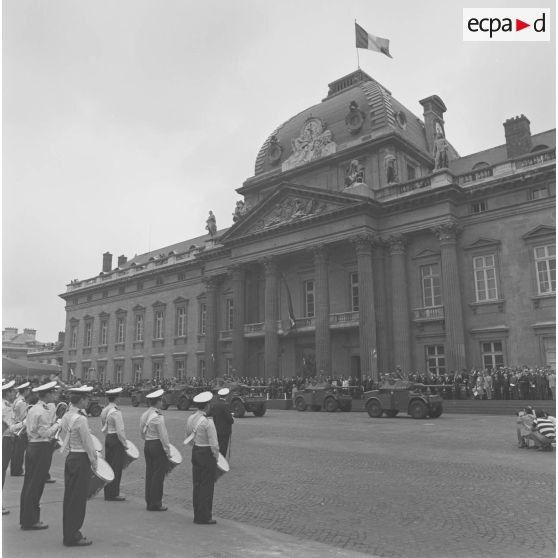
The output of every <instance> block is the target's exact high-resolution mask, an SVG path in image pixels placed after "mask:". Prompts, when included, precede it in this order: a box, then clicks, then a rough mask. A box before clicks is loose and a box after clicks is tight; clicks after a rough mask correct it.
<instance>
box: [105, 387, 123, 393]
mask: <svg viewBox="0 0 558 558" xmlns="http://www.w3.org/2000/svg"><path fill="white" fill-rule="evenodd" d="M119 393H122V388H121V387H117V388H112V389H107V391H105V395H117V394H119Z"/></svg>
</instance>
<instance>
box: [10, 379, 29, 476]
mask: <svg viewBox="0 0 558 558" xmlns="http://www.w3.org/2000/svg"><path fill="white" fill-rule="evenodd" d="M29 386H30V384H29V382H24V383H23V384H21V385H19V386H17V387H16V388H15V389H16V391H17V397H16V398H15V401H14V420H15V422H21V423H22V424H23V421H24V420H25V417H27V409H28V405H27V401H26V397H27V395H28V393H29V392H30V391H31V390H30V388H29ZM26 449H27V432H25V429H23V432H22V433H21V434H19V435H16V436H15V437H14V453H13V454H12V461H11V463H10V475H11V476H12V477H22V476H23V460H24V458H25V450H26Z"/></svg>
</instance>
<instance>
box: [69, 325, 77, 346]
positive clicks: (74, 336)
mask: <svg viewBox="0 0 558 558" xmlns="http://www.w3.org/2000/svg"><path fill="white" fill-rule="evenodd" d="M77 334H78V326H77V325H73V326H71V328H70V349H75V348H76V347H77Z"/></svg>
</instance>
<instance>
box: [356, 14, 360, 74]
mask: <svg viewBox="0 0 558 558" xmlns="http://www.w3.org/2000/svg"><path fill="white" fill-rule="evenodd" d="M356 22H357V20H356V17H355V29H356ZM355 50H356V55H357V68H358V69H359V70H360V58H359V56H358V47H357V46H356V43H355Z"/></svg>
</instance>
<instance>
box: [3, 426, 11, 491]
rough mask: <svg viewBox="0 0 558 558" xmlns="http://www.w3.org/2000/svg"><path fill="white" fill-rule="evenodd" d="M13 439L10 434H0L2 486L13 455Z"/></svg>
mask: <svg viewBox="0 0 558 558" xmlns="http://www.w3.org/2000/svg"><path fill="white" fill-rule="evenodd" d="M13 447H14V439H13V438H12V436H2V488H4V483H5V482H6V471H7V470H8V465H9V464H10V460H11V459H12V455H13V453H12V452H13Z"/></svg>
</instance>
